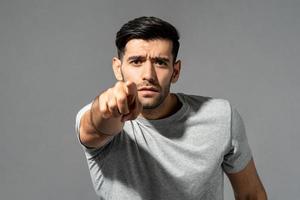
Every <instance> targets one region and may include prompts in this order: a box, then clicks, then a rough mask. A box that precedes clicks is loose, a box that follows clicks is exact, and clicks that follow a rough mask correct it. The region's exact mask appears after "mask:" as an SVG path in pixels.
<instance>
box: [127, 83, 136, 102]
mask: <svg viewBox="0 0 300 200" xmlns="http://www.w3.org/2000/svg"><path fill="white" fill-rule="evenodd" d="M125 91H126V94H127V97H128V99H129V101H128V102H129V105H130V104H132V103H133V102H134V99H135V97H136V94H137V87H136V84H135V83H134V82H131V81H126V83H125Z"/></svg>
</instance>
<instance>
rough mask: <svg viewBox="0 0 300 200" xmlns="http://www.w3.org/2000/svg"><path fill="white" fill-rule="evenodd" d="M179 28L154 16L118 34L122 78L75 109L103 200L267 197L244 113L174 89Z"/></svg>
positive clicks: (116, 63)
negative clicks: (229, 194) (228, 192)
mask: <svg viewBox="0 0 300 200" xmlns="http://www.w3.org/2000/svg"><path fill="white" fill-rule="evenodd" d="M178 40H179V36H178V32H177V30H176V29H175V28H174V27H173V26H172V25H171V24H169V23H168V22H165V21H163V20H161V19H158V18H155V17H140V18H136V19H134V20H131V21H129V22H128V23H126V24H125V25H123V27H122V28H121V29H120V30H119V32H118V33H117V37H116V46H117V48H118V57H114V58H113V60H112V66H113V71H114V74H115V77H116V79H117V82H116V83H115V85H114V86H113V87H111V88H109V89H107V90H106V91H104V92H102V93H101V94H100V95H98V96H97V97H96V98H95V100H94V101H93V102H92V103H91V104H88V105H87V106H85V107H84V108H83V109H81V110H80V112H79V113H78V114H77V118H76V131H77V133H78V136H79V140H80V142H81V144H82V147H83V149H84V151H85V155H86V158H87V162H88V166H89V170H90V174H91V178H92V181H93V185H94V188H95V191H96V193H97V195H98V196H99V197H100V199H129V200H138V199H143V200H144V199H149V200H150V199H163V200H165V199H170V200H177V199H180V200H189V199H197V200H198V199H201V200H215V199H223V172H225V173H226V174H227V176H228V177H229V179H230V182H231V184H232V186H233V190H234V194H235V197H236V199H239V200H240V199H260V200H264V199H267V197H266V193H265V190H264V187H263V185H262V183H261V181H260V180H259V177H258V175H257V172H256V169H255V165H254V161H253V159H252V155H251V151H250V148H249V146H248V143H247V138H246V135H245V132H244V126H243V122H242V119H241V117H240V115H239V114H238V112H237V111H236V110H235V109H234V108H232V106H231V105H230V104H229V102H228V101H226V100H223V99H214V98H208V97H201V96H196V95H187V94H183V93H177V94H175V93H170V86H171V84H172V83H175V82H176V81H177V80H178V78H179V75H180V70H181V61H180V60H177V52H178V49H179V42H178Z"/></svg>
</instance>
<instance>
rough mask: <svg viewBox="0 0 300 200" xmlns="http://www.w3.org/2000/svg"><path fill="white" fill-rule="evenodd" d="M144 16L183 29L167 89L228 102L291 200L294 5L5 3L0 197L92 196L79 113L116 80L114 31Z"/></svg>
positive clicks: (296, 59) (297, 40)
mask: <svg viewBox="0 0 300 200" xmlns="http://www.w3.org/2000/svg"><path fill="white" fill-rule="evenodd" d="M142 15H154V16H158V17H161V18H163V19H165V20H167V21H169V22H171V23H173V24H174V25H175V26H176V27H177V28H178V30H179V31H180V33H181V44H182V46H181V49H180V53H179V57H180V58H181V59H182V63H183V65H182V74H181V77H180V80H179V82H178V83H177V84H176V85H174V87H173V91H177V92H185V93H193V94H199V95H207V96H213V97H221V98H226V99H229V100H230V101H231V102H232V103H233V104H234V105H235V106H236V107H237V108H238V109H239V111H240V113H241V114H242V116H243V118H244V121H245V123H246V128H247V132H248V138H249V142H250V145H251V147H252V150H253V154H254V157H255V160H256V165H257V168H258V172H259V174H260V177H261V179H262V181H263V183H264V185H265V187H266V189H267V192H268V194H269V198H270V199H272V200H273V199H292V200H294V199H298V198H299V195H300V192H299V188H300V186H299V179H300V176H299V167H300V166H299V164H300V161H299V145H298V143H299V141H300V140H299V139H300V136H299V130H300V123H299V122H300V121H299V118H300V114H299V113H300V106H299V102H300V94H299V85H300V68H299V63H300V56H299V55H300V54H299V52H300V37H299V36H300V1H299V0H284V1H283V0H248V1H246V0H243V1H240V0H201V1H196V0H195V1H182V0H181V1H180V0H177V1H172V0H167V1H160V0H152V1H146V0H123V1H121V0H120V1H116V0H105V1H100V0H98V1H96V0H82V1H80V0H73V1H72V0H1V1H0V94H1V100H0V113H1V115H0V133H1V135H0V137H1V138H0V199H1V200H2V199H3V200H16V199H22V200H40V199H43V200H45V199H49V200H52V199H57V200H59V199H64V200H74V199H96V195H95V193H94V191H93V188H92V183H91V181H90V177H89V171H88V168H87V164H86V162H85V158H84V154H83V152H82V150H81V148H80V146H79V145H78V143H77V140H76V137H75V132H74V123H75V115H76V113H77V111H78V110H79V109H80V108H81V107H82V106H83V105H85V104H86V103H88V102H89V101H90V100H91V99H92V98H94V96H96V95H97V93H98V92H99V91H102V90H104V89H105V88H107V87H110V86H111V85H112V84H113V83H114V77H113V74H112V71H111V58H112V56H114V55H115V52H116V51H115V47H114V36H115V32H116V31H117V30H118V29H119V28H120V26H121V25H122V24H123V23H125V22H127V21H128V20H129V19H132V18H134V17H139V16H142ZM225 197H226V199H233V195H232V191H231V188H230V186H229V184H228V181H227V180H226V188H225Z"/></svg>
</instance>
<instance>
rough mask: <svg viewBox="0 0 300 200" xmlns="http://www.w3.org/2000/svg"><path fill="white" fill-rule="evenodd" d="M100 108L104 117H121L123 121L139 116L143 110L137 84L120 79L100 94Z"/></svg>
mask: <svg viewBox="0 0 300 200" xmlns="http://www.w3.org/2000/svg"><path fill="white" fill-rule="evenodd" d="M99 109H100V113H101V114H102V117H103V118H106V119H108V118H119V117H120V119H121V121H122V122H124V121H127V120H132V119H135V118H137V116H138V115H139V114H140V113H141V111H142V105H141V103H140V102H139V100H138V93H137V87H136V84H135V83H133V82H130V81H126V82H123V81H118V82H117V83H116V84H115V85H114V87H112V88H109V89H108V90H106V91H105V92H103V93H102V94H101V95H100V96H99Z"/></svg>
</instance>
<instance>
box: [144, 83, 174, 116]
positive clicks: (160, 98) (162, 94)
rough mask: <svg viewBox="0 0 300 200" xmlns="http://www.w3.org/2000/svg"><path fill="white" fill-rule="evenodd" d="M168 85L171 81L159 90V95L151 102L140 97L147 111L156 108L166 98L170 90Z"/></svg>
mask: <svg viewBox="0 0 300 200" xmlns="http://www.w3.org/2000/svg"><path fill="white" fill-rule="evenodd" d="M170 85H171V83H169V84H168V85H167V86H166V87H165V88H163V89H162V90H160V92H159V95H158V96H157V97H156V98H155V99H153V100H152V101H151V102H143V100H141V99H140V102H141V104H142V107H143V109H144V110H148V111H149V110H153V109H155V108H158V107H159V106H160V105H161V104H162V103H163V102H164V101H165V99H166V98H167V96H168V94H169V92H170Z"/></svg>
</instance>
